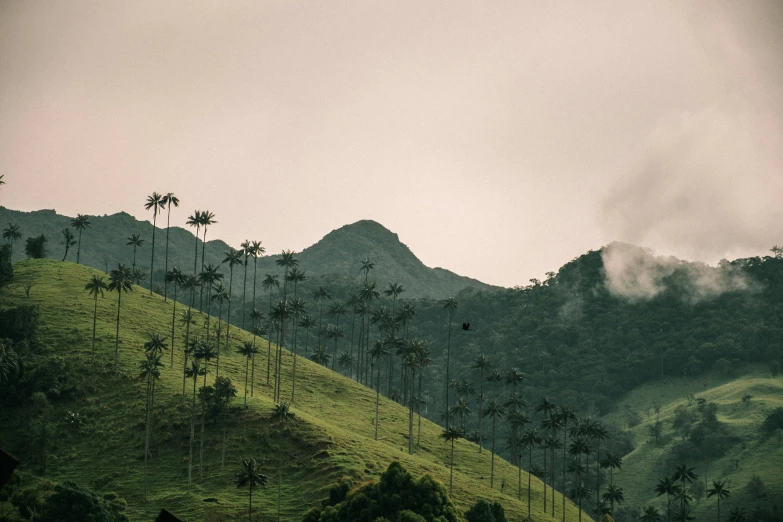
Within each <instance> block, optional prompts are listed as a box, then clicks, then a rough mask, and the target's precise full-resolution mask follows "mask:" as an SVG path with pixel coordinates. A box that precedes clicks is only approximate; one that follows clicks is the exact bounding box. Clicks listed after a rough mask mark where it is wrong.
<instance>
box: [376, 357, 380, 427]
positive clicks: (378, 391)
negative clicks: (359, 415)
mask: <svg viewBox="0 0 783 522" xmlns="http://www.w3.org/2000/svg"><path fill="white" fill-rule="evenodd" d="M378 363H379V364H378V377H377V378H376V380H375V440H378V403H379V402H380V400H381V365H380V361H378Z"/></svg>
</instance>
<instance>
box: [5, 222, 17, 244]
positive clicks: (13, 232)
mask: <svg viewBox="0 0 783 522" xmlns="http://www.w3.org/2000/svg"><path fill="white" fill-rule="evenodd" d="M3 239H5V240H6V242H7V243H8V244H9V245H10V244H11V243H16V242H17V241H19V240H20V239H22V233H21V232H19V225H15V224H14V223H8V228H6V229H5V230H3Z"/></svg>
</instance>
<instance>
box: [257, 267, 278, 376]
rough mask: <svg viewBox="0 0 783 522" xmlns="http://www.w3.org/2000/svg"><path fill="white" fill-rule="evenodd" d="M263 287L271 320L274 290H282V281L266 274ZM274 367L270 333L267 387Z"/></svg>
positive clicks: (262, 282)
mask: <svg viewBox="0 0 783 522" xmlns="http://www.w3.org/2000/svg"><path fill="white" fill-rule="evenodd" d="M261 286H263V287H264V290H266V291H267V292H269V317H270V319H271V317H272V288H277V289H279V288H280V281H278V280H277V276H276V275H272V274H266V275H265V276H264V280H263V281H261ZM271 365H272V335H271V332H270V335H269V336H268V338H267V345H266V385H267V386H269V377H270V369H271Z"/></svg>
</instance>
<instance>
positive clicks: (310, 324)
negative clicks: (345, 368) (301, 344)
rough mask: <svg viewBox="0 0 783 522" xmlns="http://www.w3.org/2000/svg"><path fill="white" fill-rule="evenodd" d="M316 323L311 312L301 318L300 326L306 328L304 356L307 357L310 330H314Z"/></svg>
mask: <svg viewBox="0 0 783 522" xmlns="http://www.w3.org/2000/svg"><path fill="white" fill-rule="evenodd" d="M315 325H316V322H315V319H314V318H313V316H312V315H310V314H305V315H303V316H302V318H301V319H300V320H299V328H304V330H305V351H304V356H305V358H307V356H308V351H307V350H308V347H309V341H310V330H312V329H313V328H314V327H315ZM351 359H353V355H351Z"/></svg>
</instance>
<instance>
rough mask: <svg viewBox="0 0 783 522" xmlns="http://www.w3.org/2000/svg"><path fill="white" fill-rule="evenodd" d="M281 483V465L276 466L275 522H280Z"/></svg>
mask: <svg viewBox="0 0 783 522" xmlns="http://www.w3.org/2000/svg"><path fill="white" fill-rule="evenodd" d="M282 481H283V465H282V463H279V462H278V465H277V522H280V484H281V482H282Z"/></svg>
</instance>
